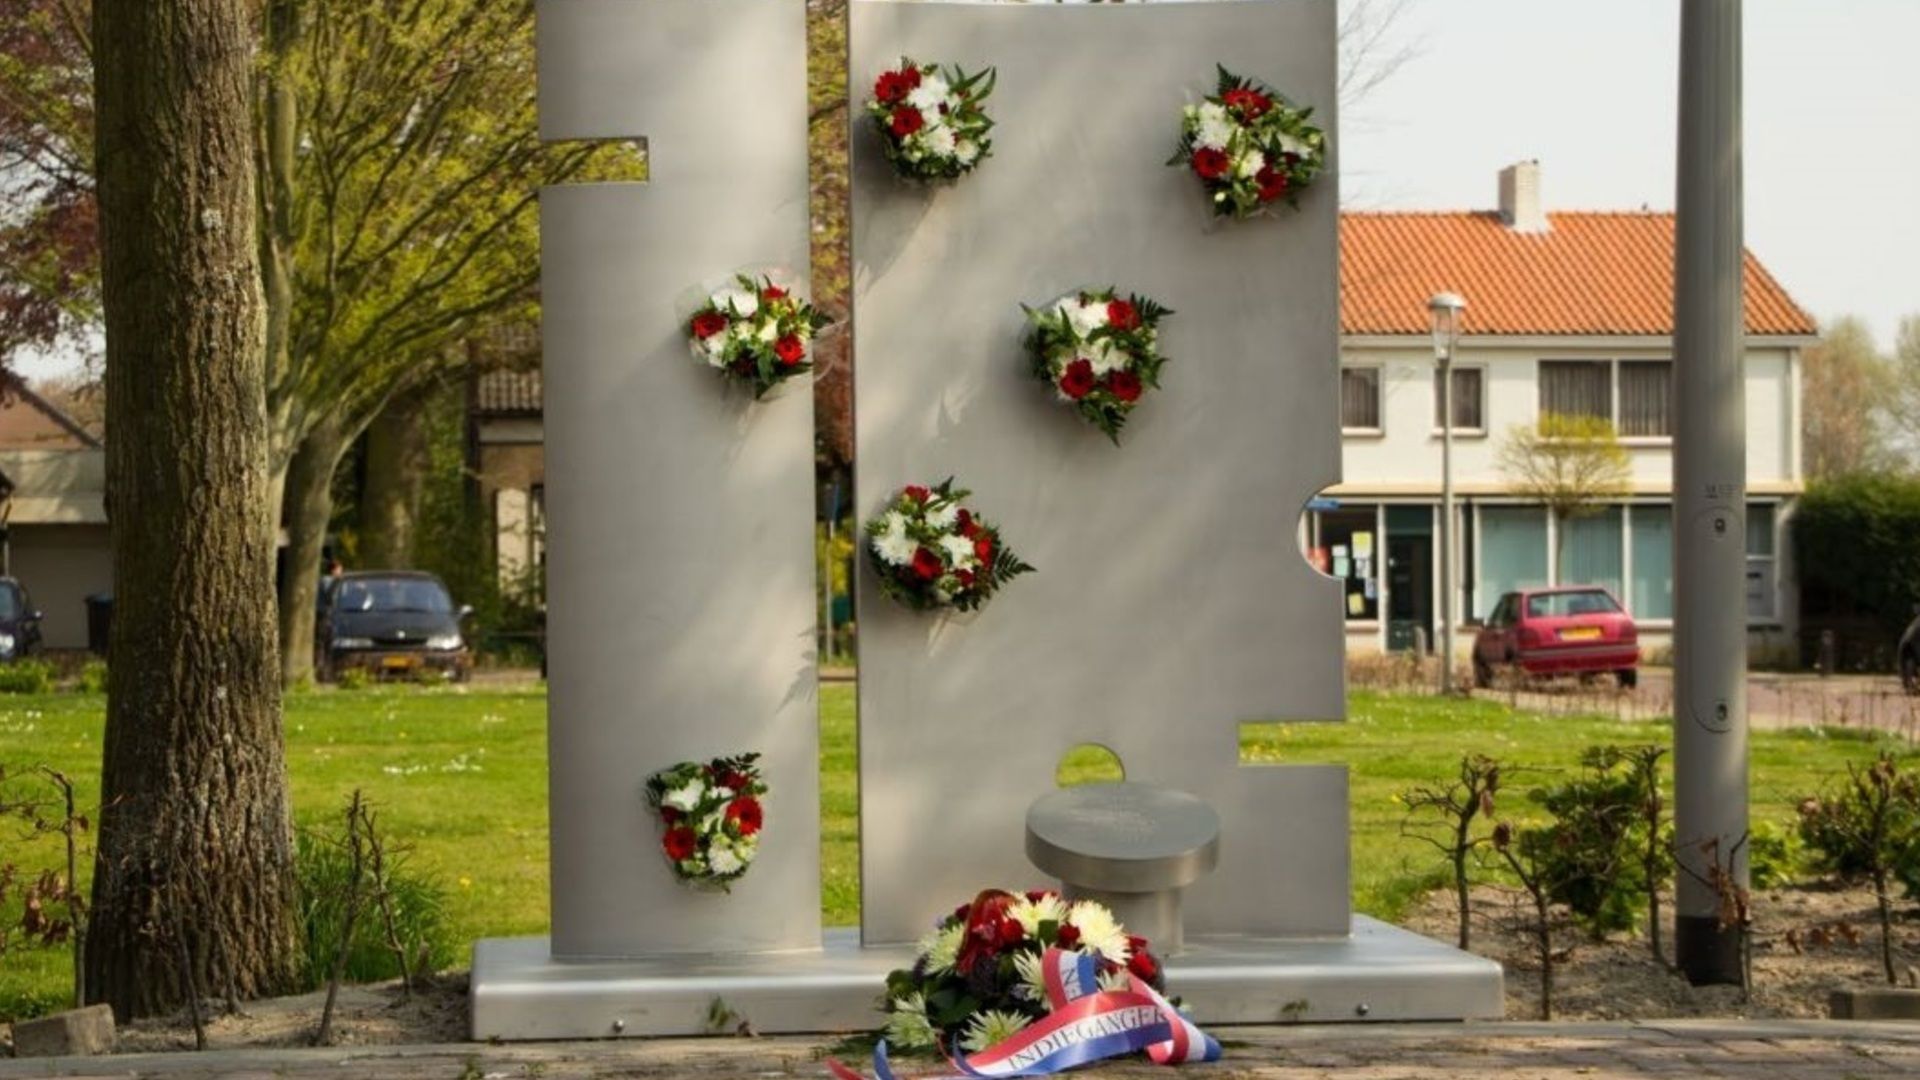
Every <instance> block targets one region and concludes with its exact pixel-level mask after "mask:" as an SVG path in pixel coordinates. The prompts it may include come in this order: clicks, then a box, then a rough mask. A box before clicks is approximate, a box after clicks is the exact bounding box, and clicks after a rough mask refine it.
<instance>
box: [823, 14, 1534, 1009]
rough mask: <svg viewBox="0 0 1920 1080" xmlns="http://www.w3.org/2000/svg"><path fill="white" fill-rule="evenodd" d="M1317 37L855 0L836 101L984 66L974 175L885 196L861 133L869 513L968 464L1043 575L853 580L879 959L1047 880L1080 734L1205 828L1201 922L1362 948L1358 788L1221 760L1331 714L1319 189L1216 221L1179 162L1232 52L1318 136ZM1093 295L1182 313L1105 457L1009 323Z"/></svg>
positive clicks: (862, 129) (1294, 29)
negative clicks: (1031, 860) (846, 70)
mask: <svg viewBox="0 0 1920 1080" xmlns="http://www.w3.org/2000/svg"><path fill="white" fill-rule="evenodd" d="M1334 34H1335V10H1334V4H1333V0H1229V2H1213V3H1206V2H1201V3H1177V4H1157V5H1156V4H1144V5H1134V4H1128V5H1118V6H1109V5H1099V6H1071V5H1053V4H1032V5H1017V4H995V5H980V4H971V3H943V2H917V3H900V2H891V0H854V2H853V4H852V66H851V75H850V79H851V82H852V84H853V86H854V87H855V93H856V94H859V93H861V92H862V91H863V90H864V88H865V87H868V86H870V85H872V83H873V80H874V78H875V77H876V76H877V75H878V74H879V73H880V72H881V71H883V70H885V69H886V68H888V67H889V66H891V65H894V64H896V63H897V62H898V60H899V58H900V57H901V56H903V55H909V56H912V57H913V58H914V59H916V60H918V61H921V62H939V63H942V64H949V63H957V64H960V65H961V66H963V67H965V68H967V69H968V70H974V69H978V68H982V67H987V66H994V67H997V69H998V71H999V83H998V88H997V89H996V91H995V93H994V95H993V97H992V99H991V101H990V102H989V110H990V112H991V113H992V115H993V116H994V118H995V119H996V121H997V122H998V126H997V127H996V128H995V130H994V133H993V135H994V151H993V156H992V158H991V159H990V160H988V161H986V162H985V163H984V164H983V165H982V166H981V167H980V168H979V169H978V170H977V171H976V172H975V173H973V174H972V175H970V176H968V177H966V178H964V179H962V180H961V181H959V182H958V183H956V184H954V185H952V186H946V187H933V188H923V187H917V186H913V185H909V184H905V183H902V182H899V181H897V180H895V179H894V178H893V177H892V175H891V172H890V170H889V168H888V166H887V164H886V162H885V160H884V158H883V157H882V156H881V146H880V142H879V140H878V138H877V136H876V135H875V133H874V132H873V131H872V130H870V128H869V126H868V125H867V124H866V122H865V121H864V120H860V121H857V122H856V124H855V129H854V139H853V157H854V169H853V179H854V185H853V186H854V215H853V243H854V264H855V268H854V273H855V288H854V292H855V312H856V326H855V334H856V348H857V354H858V356H859V358H860V363H859V367H858V371H857V375H856V387H855V394H856V401H857V406H856V410H855V412H856V443H857V459H858V473H859V475H858V481H857V499H858V503H857V505H858V507H859V509H860V510H861V511H862V512H863V513H872V512H874V511H875V510H876V509H877V508H879V507H881V506H882V505H884V503H885V502H886V500H887V499H888V498H889V497H890V496H891V495H892V493H893V492H894V491H896V490H897V489H898V488H899V487H900V486H901V485H902V484H906V483H926V482H929V481H938V480H940V479H942V478H944V477H946V476H949V475H956V476H957V477H958V478H959V480H960V481H961V483H962V484H963V486H966V487H970V488H972V489H973V490H974V492H975V495H974V497H973V499H972V503H973V505H974V507H975V508H976V509H977V510H978V511H979V512H980V513H982V514H984V515H985V516H987V517H989V518H991V519H993V520H994V521H995V522H997V523H998V524H999V525H1000V527H1001V530H1002V536H1003V540H1004V542H1005V543H1006V544H1007V545H1009V546H1010V547H1012V548H1013V549H1014V550H1015V551H1017V552H1019V553H1020V555H1021V556H1022V557H1024V558H1025V559H1026V560H1027V561H1028V562H1030V563H1032V564H1033V565H1034V566H1036V567H1037V568H1038V571H1039V572H1038V573H1037V574H1034V575H1031V576H1028V577H1023V578H1020V579H1018V580H1017V581H1015V582H1014V583H1012V585H1010V586H1009V587H1008V588H1007V589H1006V590H1005V591H1004V592H1002V593H1001V594H1000V595H998V596H997V597H996V598H995V599H994V600H993V601H992V603H990V604H989V605H988V606H987V607H986V608H985V609H984V610H982V611H981V612H978V613H976V614H974V615H969V616H957V617H946V618H933V617H929V616H927V615H925V614H919V613H914V612H911V611H907V610H904V609H902V608H900V607H898V606H896V605H895V604H893V603H892V602H891V601H889V600H887V599H886V598H885V597H884V596H882V595H881V594H880V592H879V590H878V588H877V587H876V585H875V582H874V581H873V579H872V577H871V575H870V573H868V572H866V571H864V570H863V573H867V576H866V577H864V578H863V579H862V581H861V585H862V588H861V589H860V595H859V601H858V603H859V625H860V666H861V681H860V785H861V787H860V790H861V823H862V825H861V845H862V846H861V851H862V867H861V871H862V923H863V939H864V940H865V941H866V942H867V943H868V944H870V945H872V944H877V943H890V942H902V941H910V940H912V939H914V938H916V937H918V936H919V935H921V934H922V933H923V932H924V931H925V929H926V927H927V926H928V925H929V920H930V919H932V918H933V917H934V916H935V915H937V914H939V913H940V912H941V911H942V910H943V909H944V908H947V907H950V905H952V904H953V903H955V902H956V898H957V897H959V898H964V897H966V896H969V895H971V893H972V892H973V890H976V889H978V888H980V887H981V886H982V885H984V884H989V883H1002V884H1005V885H1018V884H1022V883H1026V882H1034V881H1036V880H1037V874H1036V872H1035V871H1034V870H1033V869H1032V868H1031V867H1030V866H1029V865H1027V863H1026V860H1025V858H1024V857H1023V855H1022V845H1021V838H1022V831H1021V830H1022V819H1023V817H1024V815H1025V812H1026V808H1027V805H1028V803H1029V802H1031V801H1032V800H1033V799H1034V798H1035V797H1037V796H1039V795H1041V794H1043V793H1045V792H1046V791H1048V790H1050V789H1051V788H1052V786H1053V784H1054V769H1055V764H1056V762H1057V761H1058V760H1059V758H1060V756H1061V755H1062V754H1063V753H1064V752H1066V751H1067V750H1068V749H1069V748H1071V747H1073V746H1075V745H1076V744H1080V743H1098V744H1102V745H1105V746H1107V747H1109V748H1111V749H1112V750H1113V751H1115V752H1116V753H1117V754H1118V755H1119V757H1120V758H1121V760H1122V762H1123V764H1124V766H1125V769H1126V772H1127V776H1128V778H1129V779H1134V780H1144V781H1148V782H1152V783H1157V784H1162V785H1165V786H1169V787H1173V788H1178V789H1182V790H1186V791H1190V792H1193V793H1195V794H1199V795H1202V796H1204V797H1205V798H1206V799H1208V800H1209V801H1210V802H1211V803H1212V804H1213V805H1214V806H1215V807H1216V808H1217V809H1218V811H1219V813H1220V817H1221V820H1222V832H1221V842H1222V846H1221V857H1220V865H1219V869H1218V870H1217V871H1216V872H1215V873H1214V874H1213V875H1211V876H1210V877H1208V878H1206V879H1205V880H1203V881H1201V882H1200V883H1199V884H1197V885H1195V886H1193V887H1192V888H1191V890H1190V891H1189V893H1188V895H1187V908H1186V911H1187V928H1188V931H1189V933H1190V935H1202V936H1204V935H1207V934H1224V933H1232V934H1249V935H1269V936H1314V935H1329V936H1331V935H1344V934H1346V933H1347V932H1348V929H1349V903H1348V901H1349V887H1348V848H1347V844H1348V828H1347V824H1348V823H1347V780H1346V771H1345V769H1344V768H1343V767H1339V766H1331V765H1290V766H1279V767H1271V766H1269V767H1247V766H1242V765H1240V764H1239V756H1238V748H1239V729H1240V725H1241V724H1242V723H1243V722H1249V721H1272V720H1280V721H1292V720H1309V721H1318V720H1335V719H1339V718H1341V717H1342V716H1344V702H1343V693H1342V691H1343V677H1342V653H1341V650H1342V644H1341V633H1340V612H1339V607H1338V605H1339V591H1338V589H1337V588H1336V586H1335V584H1334V582H1332V581H1331V580H1330V579H1327V578H1325V577H1323V576H1321V575H1319V574H1317V573H1315V572H1314V571H1313V570H1312V569H1311V568H1310V567H1309V566H1308V565H1307V563H1306V562H1305V561H1304V560H1303V559H1302V557H1301V554H1300V548H1299V544H1298V541H1297V539H1296V535H1297V527H1298V520H1299V514H1300V511H1301V508H1302V506H1303V504H1304V503H1305V502H1306V501H1307V500H1308V499H1309V498H1311V497H1312V496H1313V495H1314V493H1315V492H1317V491H1319V490H1320V489H1322V488H1323V487H1325V486H1326V485H1328V484H1331V483H1334V482H1335V481H1337V480H1338V479H1339V475H1340V457H1339V454H1340V438H1339V430H1338V427H1337V424H1338V411H1337V407H1336V405H1337V393H1338V388H1337V365H1336V364H1335V363H1334V360H1335V358H1336V357H1337V355H1338V339H1337V333H1338V320H1337V303H1338V296H1337V281H1336V265H1337V251H1336V243H1337V238H1336V228H1337V209H1338V202H1339V200H1338V191H1337V187H1338V185H1337V178H1338V169H1337V167H1330V168H1329V171H1328V172H1327V174H1326V175H1325V176H1324V177H1323V178H1322V179H1321V180H1320V181H1319V182H1318V183H1317V184H1315V185H1314V186H1313V187H1312V188H1311V189H1310V190H1309V191H1307V192H1306V193H1305V194H1304V195H1303V197H1302V198H1301V201H1300V208H1299V210H1298V211H1297V212H1284V213H1282V214H1281V215H1279V216H1278V217H1277V218H1274V219H1263V220H1255V221H1246V222H1221V221H1216V220H1214V219H1213V218H1211V216H1210V215H1209V213H1208V208H1207V206H1206V205H1205V200H1204V197H1203V196H1202V195H1201V193H1200V192H1199V190H1198V185H1197V183H1196V181H1195V179H1194V177H1193V176H1192V175H1191V174H1190V173H1188V172H1186V171H1185V170H1184V169H1175V168H1168V167H1166V164H1165V163H1166V160H1167V158H1168V156H1169V155H1170V154H1171V153H1172V152H1173V150H1174V148H1175V144H1176V141H1177V139H1178V135H1179V123H1180V113H1181V109H1182V108H1183V107H1184V106H1186V105H1187V104H1189V103H1193V102H1197V101H1198V100H1199V99H1200V98H1201V97H1202V96H1204V95H1205V94H1208V93H1210V92H1212V91H1213V89H1214V82H1215V71H1214V65H1215V64H1216V63H1219V64H1224V65H1225V66H1226V67H1228V68H1230V69H1232V70H1234V71H1236V72H1238V73H1240V74H1244V75H1248V76H1253V77H1257V78H1260V79H1262V80H1264V81H1266V82H1268V83H1270V84H1272V85H1273V86H1274V87H1275V88H1276V89H1278V90H1280V91H1281V92H1282V93H1284V94H1286V95H1287V96H1288V97H1290V98H1292V99H1293V100H1295V101H1296V102H1299V103H1304V104H1311V105H1313V106H1314V107H1315V108H1316V110H1317V113H1316V116H1317V118H1318V122H1319V123H1320V124H1321V125H1322V126H1323V127H1325V128H1326V129H1328V130H1329V131H1331V130H1332V129H1333V126H1334V123H1333V121H1334V115H1333V113H1334V102H1335V89H1334V84H1335V69H1334V68H1335V59H1334V57H1335V49H1334ZM1337 145H1338V144H1337V142H1336V143H1335V147H1336V152H1337ZM1331 165H1332V163H1330V166H1331ZM1107 285H1116V286H1118V287H1120V288H1121V289H1122V290H1125V291H1135V292H1139V293H1142V294H1144V295H1148V296H1152V297H1153V298H1155V299H1157V300H1159V301H1161V302H1162V303H1164V304H1166V305H1168V306H1169V307H1171V308H1173V309H1174V310H1175V311H1176V312H1177V314H1175V315H1173V316H1172V317H1170V318H1169V319H1167V320H1166V321H1165V322H1163V323H1162V324H1161V331H1162V339H1161V340H1162V347H1163V351H1165V352H1166V354H1167V355H1169V356H1170V357H1172V359H1173V362H1172V363H1171V364H1170V365H1169V366H1168V367H1167V368H1166V370H1165V371H1164V372H1163V374H1162V383H1163V388H1162V389H1161V390H1159V391H1157V392H1155V393H1153V394H1150V395H1149V397H1148V398H1147V399H1146V400H1145V401H1144V402H1143V403H1142V405H1141V406H1140V408H1139V409H1138V410H1137V411H1136V412H1135V413H1134V415H1133V417H1132V419H1130V420H1129V422H1128V425H1127V428H1126V430H1125V432H1124V433H1123V435H1122V436H1121V445H1120V446H1118V447H1115V446H1113V445H1111V444H1110V443H1109V442H1108V441H1107V440H1106V438H1105V437H1103V436H1102V435H1101V434H1100V433H1099V432H1098V431H1097V430H1095V429H1094V428H1092V427H1091V426H1090V425H1088V424H1086V423H1084V422H1082V421H1081V420H1080V419H1079V418H1078V417H1077V416H1075V415H1074V414H1073V413H1072V412H1071V411H1070V410H1068V409H1065V408H1063V407H1061V406H1060V405H1058V404H1057V403H1056V402H1055V401H1053V400H1052V398H1051V393H1050V390H1049V388H1047V387H1045V386H1044V385H1042V384H1040V383H1038V382H1036V381H1035V380H1034V379H1033V378H1032V377H1031V376H1030V375H1029V374H1028V372H1027V370H1026V359H1025V356H1024V354H1023V353H1022V351H1021V337H1022V333H1023V329H1024V316H1023V314H1022V311H1021V307H1020V305H1021V304H1022V303H1026V304H1030V305H1040V304H1044V303H1048V302H1051V301H1052V300H1054V299H1055V298H1056V297H1058V296H1060V295H1062V294H1063V293H1067V292H1069V291H1072V290H1076V289H1079V288H1082V287H1090V286H1107ZM1496 986H1497V982H1496Z"/></svg>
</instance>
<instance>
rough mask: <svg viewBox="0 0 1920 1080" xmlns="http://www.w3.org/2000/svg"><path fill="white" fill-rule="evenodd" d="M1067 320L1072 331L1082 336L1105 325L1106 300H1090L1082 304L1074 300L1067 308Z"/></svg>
mask: <svg viewBox="0 0 1920 1080" xmlns="http://www.w3.org/2000/svg"><path fill="white" fill-rule="evenodd" d="M1067 322H1068V323H1070V324H1072V326H1073V332H1074V333H1076V334H1079V335H1080V336H1081V337H1083V338H1084V337H1086V336H1087V335H1088V334H1091V333H1093V332H1094V331H1095V330H1098V329H1100V328H1101V327H1103V326H1105V325H1107V302H1106V301H1105V300H1090V301H1088V302H1087V303H1084V304H1082V303H1080V302H1078V301H1075V302H1074V305H1073V306H1072V307H1071V308H1069V309H1068V310H1067Z"/></svg>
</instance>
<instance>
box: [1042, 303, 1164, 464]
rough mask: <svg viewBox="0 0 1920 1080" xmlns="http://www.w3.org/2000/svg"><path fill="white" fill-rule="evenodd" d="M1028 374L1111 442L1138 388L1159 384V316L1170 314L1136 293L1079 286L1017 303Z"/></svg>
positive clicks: (1117, 437)
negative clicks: (1043, 300)
mask: <svg viewBox="0 0 1920 1080" xmlns="http://www.w3.org/2000/svg"><path fill="white" fill-rule="evenodd" d="M1025 311H1026V313H1027V320H1028V322H1029V324H1030V329H1029V332H1028V334H1027V355H1028V357H1029V358H1030V359H1031V360H1032V361H1033V374H1034V377H1035V378H1037V379H1039V380H1040V381H1041V382H1044V383H1046V384H1048V385H1049V386H1052V387H1053V389H1054V392H1055V393H1056V394H1057V395H1058V396H1059V398H1060V400H1061V401H1063V402H1067V403H1069V404H1071V405H1072V406H1073V407H1074V409H1075V410H1076V411H1077V412H1079V414H1080V415H1081V416H1082V417H1083V418H1085V419H1086V420H1087V422H1089V423H1091V424H1093V425H1094V426H1095V427H1097V428H1099V429H1100V430H1101V431H1104V432H1106V433H1107V438H1109V439H1112V440H1113V441H1114V442H1115V443H1118V442H1119V441H1120V428H1121V425H1123V424H1125V423H1126V422H1127V416H1128V414H1129V413H1131V412H1133V410H1134V408H1135V406H1137V405H1139V404H1140V398H1141V395H1143V394H1145V393H1146V392H1147V390H1149V389H1156V388H1158V387H1159V385H1160V368H1161V367H1162V366H1164V365H1165V364H1166V362H1167V358H1166V357H1164V356H1162V355H1160V346H1159V325H1160V320H1161V319H1163V318H1165V317H1167V316H1168V315H1171V314H1173V312H1172V311H1170V310H1168V309H1167V308H1164V307H1162V306H1160V305H1159V304H1158V303H1156V302H1155V301H1153V300H1150V299H1147V298H1146V297H1143V296H1128V297H1124V298H1123V297H1121V296H1120V295H1119V294H1118V293H1117V292H1115V291H1114V290H1112V289H1087V290H1083V291H1081V292H1077V293H1074V294H1072V295H1070V296H1063V297H1061V298H1060V299H1059V300H1057V301H1055V302H1054V303H1052V304H1049V305H1047V306H1046V307H1042V308H1025Z"/></svg>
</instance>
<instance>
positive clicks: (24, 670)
mask: <svg viewBox="0 0 1920 1080" xmlns="http://www.w3.org/2000/svg"><path fill="white" fill-rule="evenodd" d="M52 689H53V667H52V665H50V664H48V663H47V662H46V661H44V660H15V661H14V662H13V663H11V664H0V694H44V693H47V692H48V691H50V690H52Z"/></svg>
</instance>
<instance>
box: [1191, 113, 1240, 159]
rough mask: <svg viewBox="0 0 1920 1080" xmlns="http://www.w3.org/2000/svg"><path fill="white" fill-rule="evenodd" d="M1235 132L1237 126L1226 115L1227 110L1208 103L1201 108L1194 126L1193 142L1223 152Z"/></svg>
mask: <svg viewBox="0 0 1920 1080" xmlns="http://www.w3.org/2000/svg"><path fill="white" fill-rule="evenodd" d="M1237 130H1239V125H1238V124H1235V123H1234V122H1233V118H1232V117H1230V116H1228V115H1227V110H1225V109H1223V108H1221V107H1220V106H1218V105H1215V104H1212V103H1208V104H1207V105H1205V106H1203V107H1202V108H1201V110H1200V117H1199V119H1198V121H1197V122H1196V123H1195V125H1194V132H1193V141H1194V143H1195V145H1198V146H1203V147H1206V148H1208V149H1210V150H1225V149H1226V148H1227V144H1228V143H1230V142H1232V141H1233V133H1234V132H1235V131H1237Z"/></svg>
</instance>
